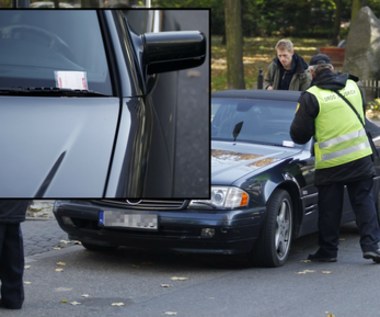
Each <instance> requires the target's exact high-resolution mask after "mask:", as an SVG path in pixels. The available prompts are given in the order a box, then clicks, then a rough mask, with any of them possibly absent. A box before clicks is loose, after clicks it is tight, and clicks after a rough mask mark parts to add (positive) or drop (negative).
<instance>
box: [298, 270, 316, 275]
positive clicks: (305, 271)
mask: <svg viewBox="0 0 380 317" xmlns="http://www.w3.org/2000/svg"><path fill="white" fill-rule="evenodd" d="M314 272H315V270H303V271H299V272H297V274H307V273H314Z"/></svg>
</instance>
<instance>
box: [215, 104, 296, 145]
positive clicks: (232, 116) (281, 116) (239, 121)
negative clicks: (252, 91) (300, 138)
mask: <svg viewBox="0 0 380 317" xmlns="http://www.w3.org/2000/svg"><path fill="white" fill-rule="evenodd" d="M296 104H297V103H296V102H289V101H277V100H276V101H269V100H253V99H251V100H247V99H245V100H244V99H242V100H240V99H230V98H213V100H212V108H211V126H212V129H211V136H212V139H213V140H227V141H233V140H234V138H235V137H236V140H237V141H242V142H252V143H259V144H268V145H279V146H285V147H301V146H300V145H297V144H295V143H293V142H292V140H291V138H290V135H289V129H290V124H291V122H292V120H293V117H294V113H295V109H296Z"/></svg>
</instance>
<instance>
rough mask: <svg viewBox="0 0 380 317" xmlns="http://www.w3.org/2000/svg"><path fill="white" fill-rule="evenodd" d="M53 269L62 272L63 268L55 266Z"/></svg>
mask: <svg viewBox="0 0 380 317" xmlns="http://www.w3.org/2000/svg"><path fill="white" fill-rule="evenodd" d="M55 271H56V272H63V268H61V267H57V268H56V269H55Z"/></svg>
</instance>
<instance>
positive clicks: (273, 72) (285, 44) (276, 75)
mask: <svg viewBox="0 0 380 317" xmlns="http://www.w3.org/2000/svg"><path fill="white" fill-rule="evenodd" d="M275 49H276V53H277V57H276V58H274V59H273V61H272V62H271V63H270V64H269V66H268V70H267V72H266V74H265V78H264V88H265V89H268V90H271V89H275V90H300V91H303V90H306V89H307V88H309V86H310V82H311V75H310V73H309V71H308V65H307V63H306V62H305V61H304V59H303V58H302V57H301V56H300V55H298V54H296V53H295V52H294V48H293V43H292V42H291V41H290V40H288V39H281V40H279V41H278V42H277V44H276V46H275Z"/></svg>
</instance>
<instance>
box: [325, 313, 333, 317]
mask: <svg viewBox="0 0 380 317" xmlns="http://www.w3.org/2000/svg"><path fill="white" fill-rule="evenodd" d="M326 317H335V315H334V314H333V313H329V312H326Z"/></svg>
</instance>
